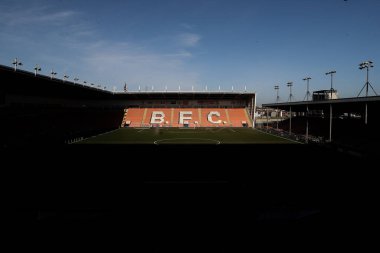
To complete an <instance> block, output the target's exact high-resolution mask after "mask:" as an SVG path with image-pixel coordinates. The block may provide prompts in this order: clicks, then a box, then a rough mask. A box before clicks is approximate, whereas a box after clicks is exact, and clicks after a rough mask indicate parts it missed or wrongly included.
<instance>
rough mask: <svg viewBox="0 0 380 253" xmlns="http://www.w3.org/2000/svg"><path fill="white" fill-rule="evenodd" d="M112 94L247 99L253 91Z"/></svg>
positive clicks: (132, 96)
mask: <svg viewBox="0 0 380 253" xmlns="http://www.w3.org/2000/svg"><path fill="white" fill-rule="evenodd" d="M114 95H116V96H117V97H123V98H130V99H249V98H251V97H253V96H254V95H255V93H252V92H224V91H219V92H211V91H191V92H190V91H149V92H147V91H128V92H115V93H114Z"/></svg>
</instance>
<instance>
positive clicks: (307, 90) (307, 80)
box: [302, 77, 311, 101]
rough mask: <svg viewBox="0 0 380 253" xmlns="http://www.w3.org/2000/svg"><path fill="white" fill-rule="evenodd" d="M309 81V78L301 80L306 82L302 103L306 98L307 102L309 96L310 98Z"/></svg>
mask: <svg viewBox="0 0 380 253" xmlns="http://www.w3.org/2000/svg"><path fill="white" fill-rule="evenodd" d="M310 79H311V77H305V78H304V79H302V80H304V81H306V82H307V88H306V95H305V97H304V98H303V100H304V101H305V98H306V101H309V96H310V91H309V81H310Z"/></svg>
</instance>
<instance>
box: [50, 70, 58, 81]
mask: <svg viewBox="0 0 380 253" xmlns="http://www.w3.org/2000/svg"><path fill="white" fill-rule="evenodd" d="M55 75H57V72H54V70H53V69H52V70H51V72H50V79H53V78H54V76H55Z"/></svg>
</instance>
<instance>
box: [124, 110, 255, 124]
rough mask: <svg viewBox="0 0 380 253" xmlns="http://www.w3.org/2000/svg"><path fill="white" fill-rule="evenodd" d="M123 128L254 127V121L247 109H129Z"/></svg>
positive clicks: (125, 112)
mask: <svg viewBox="0 0 380 253" xmlns="http://www.w3.org/2000/svg"><path fill="white" fill-rule="evenodd" d="M186 123H187V124H186ZM122 126H129V127H150V126H160V127H252V120H251V119H250V117H249V115H248V112H247V110H246V109H245V108H129V109H125V110H124V117H123V120H122Z"/></svg>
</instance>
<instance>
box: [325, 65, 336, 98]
mask: <svg viewBox="0 0 380 253" xmlns="http://www.w3.org/2000/svg"><path fill="white" fill-rule="evenodd" d="M335 73H336V71H335V70H332V71H330V72H327V73H326V75H330V76H331V88H330V99H332V93H333V75H334V74H335Z"/></svg>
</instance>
